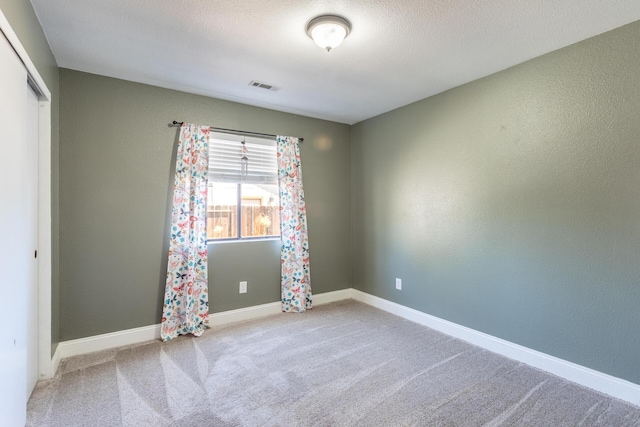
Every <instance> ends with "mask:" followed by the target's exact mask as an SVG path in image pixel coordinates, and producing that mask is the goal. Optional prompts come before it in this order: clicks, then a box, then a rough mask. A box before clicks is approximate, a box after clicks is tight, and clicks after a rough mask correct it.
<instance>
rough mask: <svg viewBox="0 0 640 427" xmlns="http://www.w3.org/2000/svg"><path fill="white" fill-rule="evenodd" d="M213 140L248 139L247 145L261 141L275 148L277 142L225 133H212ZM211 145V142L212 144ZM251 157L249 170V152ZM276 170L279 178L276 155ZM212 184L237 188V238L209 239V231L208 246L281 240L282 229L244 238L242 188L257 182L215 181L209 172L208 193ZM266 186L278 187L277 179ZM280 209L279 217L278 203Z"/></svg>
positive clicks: (237, 140)
mask: <svg viewBox="0 0 640 427" xmlns="http://www.w3.org/2000/svg"><path fill="white" fill-rule="evenodd" d="M211 139H212V140H214V139H217V140H223V141H225V142H238V144H240V143H239V139H246V140H247V143H249V140H251V141H252V142H253V143H256V140H259V141H261V142H260V143H261V144H262V145H271V144H273V146H274V147H275V141H274V140H273V139H271V138H254V137H246V136H243V135H235V134H227V133H223V132H215V135H214V134H213V133H212V138H211ZM265 141H269V144H265ZM210 143H211V142H210ZM209 153H210V156H211V148H210V152H209ZM238 156H240V148H239V146H238ZM248 156H249V168H251V152H250V151H249V153H248ZM209 161H210V163H209V165H210V166H211V159H210V160H209ZM275 165H276V170H275V176H276V177H277V154H276V163H275ZM209 171H211V167H209ZM211 183H220V184H235V186H236V197H235V199H236V206H235V216H236V224H235V228H236V229H235V233H236V236H235V237H218V238H215V237H209V232H208V230H207V244H212V243H229V242H252V241H269V240H280V238H281V232H280V227H278V229H277V234H273V235H268V236H243V235H242V221H243V215H242V207H243V204H242V201H243V199H242V187H243V185H256V184H257V183H256V182H252V181H249V182H243V181H242V179H241V180H239V181H233V180H232V181H227V180H225V179H219V178H218V179H214V178H212V176H211V172H209V177H208V184H207V191H210V186H209V184H211ZM265 184H268V185H276V186H278V182H277V179H276V182H265ZM276 194H277V197H278V200H279V199H280V194H279V188H278V191H277V193H276ZM208 200H209V197H207V221H208V219H209V216H208V215H209V206H211V205H209V201H208ZM275 207H277V209H278V216H279V215H280V209H279V207H280V203H279V202H278V204H277V205H276V206H275Z"/></svg>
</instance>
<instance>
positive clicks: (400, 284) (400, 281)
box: [396, 277, 402, 290]
mask: <svg viewBox="0 0 640 427" xmlns="http://www.w3.org/2000/svg"><path fill="white" fill-rule="evenodd" d="M396 289H398V290H402V279H398V278H397V277H396Z"/></svg>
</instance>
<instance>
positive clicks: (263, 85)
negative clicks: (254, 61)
mask: <svg viewBox="0 0 640 427" xmlns="http://www.w3.org/2000/svg"><path fill="white" fill-rule="evenodd" d="M249 86H253V87H259V88H260V89H266V90H271V91H273V92H275V91H278V90H280V88H279V87H275V86H273V85H270V84H267V83H263V82H259V81H257V80H251V81H250V82H249Z"/></svg>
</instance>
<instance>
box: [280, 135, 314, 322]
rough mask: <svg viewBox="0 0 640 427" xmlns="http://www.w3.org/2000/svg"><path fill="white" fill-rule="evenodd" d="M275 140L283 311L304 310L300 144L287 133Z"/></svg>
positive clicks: (307, 296) (306, 281) (305, 243)
mask: <svg viewBox="0 0 640 427" xmlns="http://www.w3.org/2000/svg"><path fill="white" fill-rule="evenodd" d="M276 144H277V148H278V187H279V189H280V235H281V248H280V285H281V290H282V311H284V312H299V313H303V312H305V311H306V310H307V309H311V281H310V277H309V238H308V235H307V212H306V207H305V202H304V190H303V188H302V166H301V164H300V147H299V146H298V138H294V137H288V136H278V137H277V138H276Z"/></svg>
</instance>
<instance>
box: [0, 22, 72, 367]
mask: <svg viewBox="0 0 640 427" xmlns="http://www.w3.org/2000/svg"><path fill="white" fill-rule="evenodd" d="M0 31H1V32H2V33H3V34H4V36H5V37H6V38H7V40H8V41H9V44H10V45H11V46H12V47H13V50H15V52H16V54H17V55H18V57H19V58H20V60H21V61H22V63H23V64H24V67H25V69H26V70H27V75H28V79H29V84H30V85H31V86H32V87H33V88H34V91H35V92H36V93H38V95H39V96H38V106H39V110H38V267H37V268H38V272H37V274H38V315H39V318H38V369H39V375H38V377H39V379H46V378H52V377H53V376H54V375H55V371H56V370H57V368H58V364H59V362H60V360H59V358H58V357H53V355H52V351H51V349H52V348H51V347H52V341H51V323H52V322H51V321H52V319H51V272H52V270H51V250H52V248H51V91H49V88H48V87H47V85H46V84H45V82H44V80H43V79H42V77H41V76H40V73H39V72H38V70H37V69H36V67H35V65H34V64H33V62H32V61H31V58H30V57H29V55H28V54H27V51H26V50H25V49H24V47H23V46H22V43H20V40H19V39H18V36H17V35H16V33H15V32H14V31H13V29H12V28H11V25H10V24H9V21H8V20H7V19H6V17H5V16H4V13H2V10H0ZM25 84H27V82H25Z"/></svg>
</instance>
